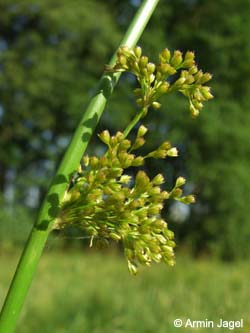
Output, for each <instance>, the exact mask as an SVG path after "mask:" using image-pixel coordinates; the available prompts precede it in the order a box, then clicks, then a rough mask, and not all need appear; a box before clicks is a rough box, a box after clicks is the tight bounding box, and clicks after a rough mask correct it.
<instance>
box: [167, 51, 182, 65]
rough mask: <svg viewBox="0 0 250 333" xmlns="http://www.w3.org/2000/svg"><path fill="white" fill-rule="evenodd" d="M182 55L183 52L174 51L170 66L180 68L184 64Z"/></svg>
mask: <svg viewBox="0 0 250 333" xmlns="http://www.w3.org/2000/svg"><path fill="white" fill-rule="evenodd" d="M182 60H183V59H182V53H181V51H179V50H177V51H174V55H173V57H172V59H171V61H170V64H171V65H172V66H173V67H174V68H178V67H179V66H180V64H181V63H182Z"/></svg>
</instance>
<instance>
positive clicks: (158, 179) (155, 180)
mask: <svg viewBox="0 0 250 333" xmlns="http://www.w3.org/2000/svg"><path fill="white" fill-rule="evenodd" d="M152 183H153V184H154V185H161V184H163V183H164V177H163V175H162V174H161V173H159V174H158V175H156V176H155V177H154V178H153V179H152Z"/></svg>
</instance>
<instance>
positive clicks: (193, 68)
mask: <svg viewBox="0 0 250 333" xmlns="http://www.w3.org/2000/svg"><path fill="white" fill-rule="evenodd" d="M197 72H198V68H197V66H195V65H193V66H192V67H190V68H189V74H191V75H193V74H196V73H197Z"/></svg>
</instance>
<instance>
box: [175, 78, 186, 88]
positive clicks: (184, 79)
mask: <svg viewBox="0 0 250 333" xmlns="http://www.w3.org/2000/svg"><path fill="white" fill-rule="evenodd" d="M185 82H186V78H185V77H180V78H179V79H178V80H176V81H175V83H174V85H175V86H178V87H180V86H182V85H183V84H184V83H185Z"/></svg>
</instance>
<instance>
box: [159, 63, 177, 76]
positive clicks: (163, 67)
mask: <svg viewBox="0 0 250 333" xmlns="http://www.w3.org/2000/svg"><path fill="white" fill-rule="evenodd" d="M158 71H159V72H160V73H161V74H164V75H173V74H175V73H176V69H175V68H174V67H172V66H170V65H169V64H160V65H159V66H158Z"/></svg>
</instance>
